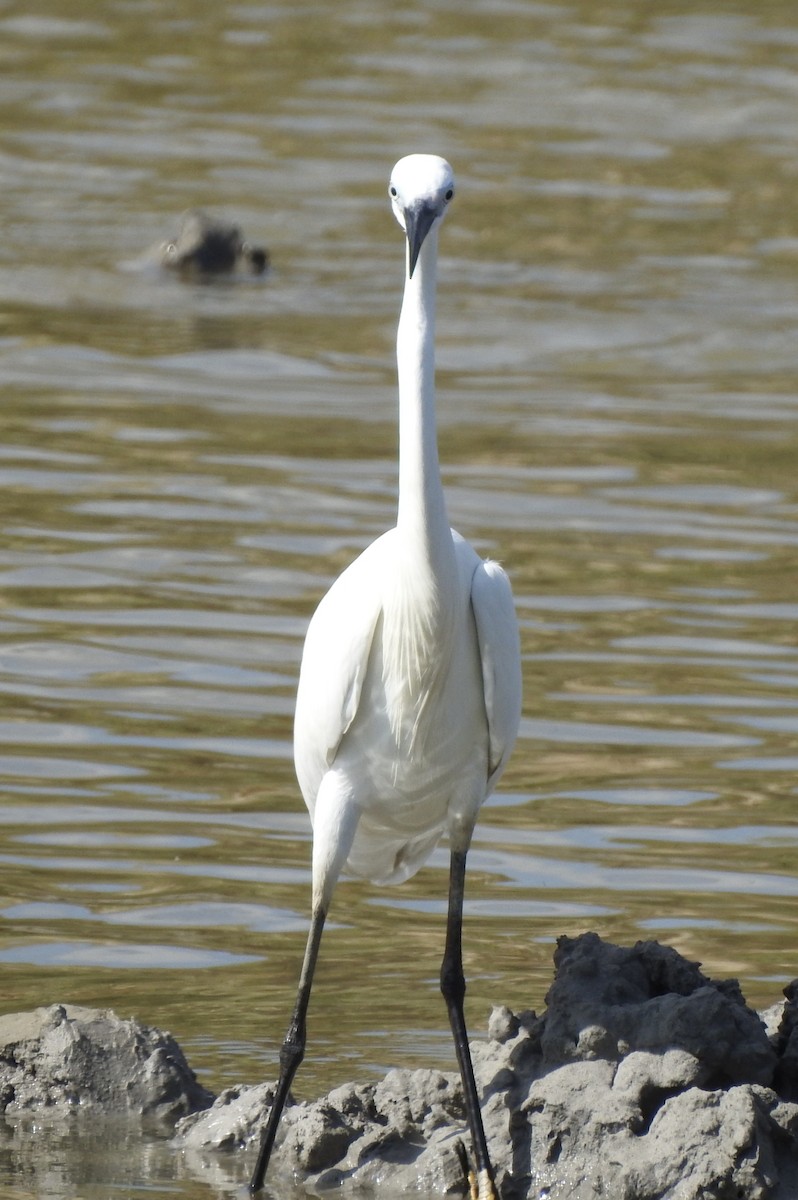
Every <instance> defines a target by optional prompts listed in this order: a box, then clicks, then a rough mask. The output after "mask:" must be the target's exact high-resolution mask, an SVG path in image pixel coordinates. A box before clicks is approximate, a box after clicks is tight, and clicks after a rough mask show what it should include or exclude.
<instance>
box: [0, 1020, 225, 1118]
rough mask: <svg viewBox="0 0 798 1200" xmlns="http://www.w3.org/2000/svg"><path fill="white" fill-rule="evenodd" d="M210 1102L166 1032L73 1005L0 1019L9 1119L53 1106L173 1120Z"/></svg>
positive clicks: (3, 1105) (0, 1087)
mask: <svg viewBox="0 0 798 1200" xmlns="http://www.w3.org/2000/svg"><path fill="white" fill-rule="evenodd" d="M212 1100H213V1096H212V1095H211V1094H210V1093H209V1092H206V1091H205V1089H204V1088H203V1087H200V1085H199V1084H198V1083H197V1080H196V1077H195V1075H194V1072H193V1071H192V1070H191V1068H190V1067H189V1065H188V1063H187V1062H186V1060H185V1058H184V1057H183V1051H182V1050H181V1049H180V1047H179V1046H178V1044H177V1042H176V1041H175V1040H174V1038H172V1037H171V1036H170V1034H168V1033H161V1032H160V1031H159V1030H157V1029H151V1028H149V1027H148V1026H146V1025H139V1024H138V1023H137V1022H136V1021H123V1020H121V1019H120V1018H119V1017H117V1016H116V1014H115V1013H113V1012H110V1011H106V1012H100V1011H98V1010H97V1009H93V1008H80V1007H78V1006H75V1005H63V1004H54V1005H51V1006H50V1007H49V1008H37V1009H36V1010H35V1011H34V1012H25V1013H11V1014H9V1015H6V1016H0V1113H2V1114H3V1115H4V1116H7V1117H20V1116H24V1115H25V1114H28V1113H36V1114H38V1115H41V1113H42V1112H43V1111H44V1110H48V1111H49V1113H50V1115H51V1116H54V1117H57V1116H58V1115H66V1114H67V1113H69V1112H77V1111H81V1112H91V1113H93V1114H97V1115H99V1114H102V1115H103V1116H107V1115H119V1114H133V1115H136V1116H140V1117H151V1118H154V1119H155V1120H174V1119H175V1118H177V1117H181V1116H185V1114H186V1113H191V1112H194V1111H195V1110H196V1109H198V1108H206V1107H207V1106H208V1105H209V1104H210V1103H211V1101H212Z"/></svg>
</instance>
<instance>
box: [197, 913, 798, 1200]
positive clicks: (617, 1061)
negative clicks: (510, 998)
mask: <svg viewBox="0 0 798 1200" xmlns="http://www.w3.org/2000/svg"><path fill="white" fill-rule="evenodd" d="M555 967H556V977H555V980H554V983H553V985H552V987H551V989H550V991H549V993H548V996H547V997H546V1004H547V1008H546V1010H545V1012H544V1013H543V1014H542V1015H540V1016H537V1015H536V1014H535V1013H534V1012H532V1011H527V1012H521V1013H518V1014H515V1013H512V1012H511V1011H510V1010H509V1009H506V1008H497V1009H494V1011H493V1013H492V1015H491V1019H490V1023H489V1029H488V1035H489V1036H488V1041H487V1042H477V1043H474V1044H473V1045H472V1053H473V1057H474V1068H475V1071H476V1075H477V1081H478V1084H479V1086H480V1088H481V1092H482V1098H483V1116H484V1119H485V1126H486V1132H487V1135H488V1140H489V1143H490V1149H491V1153H492V1157H493V1161H494V1164H495V1167H496V1173H497V1182H498V1184H499V1188H500V1192H501V1195H502V1196H503V1197H504V1198H505V1200H518V1198H521V1197H524V1198H526V1197H530V1198H531V1197H535V1198H540V1200H543V1198H544V1197H550V1198H551V1200H554V1198H555V1197H556V1198H558V1200H598V1198H599V1197H602V1198H605V1200H606V1197H612V1198H613V1200H699V1198H700V1200H796V1197H798V1103H796V1101H797V1100H798V981H797V982H796V983H795V984H793V985H791V986H790V988H788V989H787V992H786V994H787V1003H786V1004H780V1005H779V1006H777V1008H776V1009H774V1010H773V1011H771V1012H770V1018H771V1022H772V1024H773V1028H771V1029H770V1031H768V1030H767V1029H766V1027H765V1024H764V1023H763V1020H762V1019H761V1018H760V1017H759V1016H758V1015H757V1014H756V1013H755V1012H754V1011H753V1010H752V1009H750V1008H748V1007H747V1005H746V1003H745V1000H744V998H743V996H742V994H741V992H740V989H739V987H738V985H737V983H736V982H735V981H724V982H719V983H718V982H713V981H712V980H710V979H708V978H707V977H706V976H705V975H703V974H702V973H701V971H700V970H699V969H698V967H697V965H696V964H694V963H690V962H687V961H686V960H685V959H684V958H682V957H681V955H679V954H678V953H677V952H676V951H675V950H672V949H670V948H668V947H665V946H661V945H659V944H658V943H657V942H639V943H637V945H635V946H634V947H632V948H624V947H620V946H614V945H611V944H609V943H606V942H603V941H602V940H601V939H600V938H599V937H598V936H597V935H596V934H590V933H589V934H584V935H583V936H582V937H579V938H575V939H570V938H561V939H560V941H559V943H558V948H557V951H556V953H555ZM270 1099H271V1088H270V1087H268V1086H265V1085H262V1086H260V1087H257V1088H233V1089H229V1090H228V1091H226V1092H224V1093H223V1094H222V1095H221V1096H220V1097H219V1098H218V1100H217V1101H216V1103H215V1104H214V1106H213V1107H212V1108H211V1109H209V1110H208V1111H207V1112H205V1113H202V1114H199V1115H196V1116H193V1117H188V1118H185V1119H184V1120H182V1121H181V1122H180V1124H179V1125H178V1130H177V1141H178V1145H180V1146H181V1147H182V1148H183V1149H184V1152H185V1154H186V1155H187V1157H188V1158H189V1159H190V1160H191V1161H193V1162H194V1163H195V1166H196V1169H201V1163H202V1161H203V1159H204V1158H206V1156H207V1157H211V1156H215V1154H216V1153H217V1152H218V1151H219V1150H221V1149H233V1148H236V1147H240V1146H243V1145H246V1144H247V1143H248V1142H249V1141H251V1139H252V1138H253V1137H257V1135H258V1129H259V1126H260V1123H261V1122H262V1120H263V1117H264V1115H265V1113H266V1111H267V1110H268V1105H269V1102H270ZM283 1122H284V1123H283V1127H282V1135H281V1138H280V1140H279V1141H278V1145H277V1148H276V1150H275V1154H274V1158H273V1163H272V1168H271V1170H272V1171H273V1175H272V1176H271V1178H272V1182H273V1183H275V1184H277V1185H279V1184H281V1183H282V1185H283V1186H286V1185H287V1184H288V1181H289V1179H291V1180H293V1181H298V1182H301V1183H302V1185H303V1186H304V1187H305V1188H307V1190H308V1191H310V1192H311V1193H317V1192H324V1191H327V1190H329V1189H332V1188H339V1187H341V1186H344V1188H345V1189H346V1190H349V1191H373V1190H375V1189H376V1190H378V1191H379V1192H380V1194H381V1195H387V1194H390V1193H392V1192H394V1191H395V1192H397V1193H398V1192H407V1191H424V1192H426V1193H428V1194H437V1195H446V1194H457V1193H460V1192H462V1190H463V1180H462V1174H461V1170H460V1165H459V1161H458V1157H457V1153H456V1143H457V1141H458V1139H459V1138H463V1139H464V1140H466V1141H467V1137H466V1133H465V1127H464V1126H465V1122H464V1113H463V1108H462V1101H461V1096H460V1087H459V1081H458V1079H457V1077H456V1076H455V1075H446V1074H442V1073H440V1072H435V1071H413V1072H410V1071H391V1072H389V1073H388V1074H387V1075H386V1077H385V1078H384V1079H383V1080H381V1081H380V1082H379V1083H376V1084H366V1085H356V1084H347V1085H344V1086H343V1087H339V1088H336V1089H335V1090H334V1091H332V1092H330V1093H329V1094H328V1095H327V1096H325V1097H323V1098H322V1099H320V1100H317V1101H315V1102H313V1103H309V1104H297V1105H294V1106H292V1107H290V1108H288V1109H287V1110H286V1113H285V1116H284V1119H283Z"/></svg>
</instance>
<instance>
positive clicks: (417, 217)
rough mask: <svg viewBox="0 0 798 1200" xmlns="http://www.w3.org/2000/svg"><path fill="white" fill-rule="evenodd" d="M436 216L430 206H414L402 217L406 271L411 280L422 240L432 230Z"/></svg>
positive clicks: (435, 212) (435, 210)
mask: <svg viewBox="0 0 798 1200" xmlns="http://www.w3.org/2000/svg"><path fill="white" fill-rule="evenodd" d="M437 215H438V212H437V209H436V208H435V206H434V205H432V204H418V205H414V207H413V208H406V209H405V213H404V217H405V229H406V230H407V248H408V256H407V271H408V275H409V277H410V278H411V279H412V278H413V272H414V270H415V269H416V263H417V262H418V256H419V254H420V253H421V247H422V246H423V245H424V238H425V237H426V236H427V234H428V233H429V231H430V229H431V228H432V223H433V221H434V220H435V218H436V217H437Z"/></svg>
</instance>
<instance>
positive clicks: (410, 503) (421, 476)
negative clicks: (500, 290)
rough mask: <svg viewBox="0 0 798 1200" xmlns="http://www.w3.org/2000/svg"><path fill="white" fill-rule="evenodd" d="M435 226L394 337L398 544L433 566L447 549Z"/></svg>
mask: <svg viewBox="0 0 798 1200" xmlns="http://www.w3.org/2000/svg"><path fill="white" fill-rule="evenodd" d="M437 266H438V230H437V228H435V227H433V228H432V229H431V230H430V231H429V233H428V234H427V237H426V239H425V241H424V244H423V246H422V247H421V253H420V254H419V257H418V262H417V263H416V267H415V270H414V272H413V277H412V279H411V278H409V277H408V276H406V277H405V291H404V299H403V300H402V312H401V316H400V317H399V329H398V333H397V337H396V356H397V362H398V369H399V511H398V515H397V521H396V524H397V529H398V531H399V535H400V539H401V541H402V543H403V544H404V545H405V546H407V547H410V546H412V547H413V548H414V549H415V550H416V551H421V553H422V554H423V555H424V557H425V558H426V561H427V562H428V563H430V564H431V565H433V569H434V564H435V563H440V560H441V558H443V559H444V561H445V560H446V558H447V557H448V556H450V555H451V554H452V550H451V534H450V532H449V521H448V518H447V515H446V502H445V500H444V495H443V486H442V484H441V474H440V466H439V463H438V437H437V429H436V423H435V287H436V277H437Z"/></svg>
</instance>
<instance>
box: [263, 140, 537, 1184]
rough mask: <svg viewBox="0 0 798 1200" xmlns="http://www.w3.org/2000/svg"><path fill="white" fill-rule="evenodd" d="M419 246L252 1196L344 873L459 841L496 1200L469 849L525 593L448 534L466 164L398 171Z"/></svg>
mask: <svg viewBox="0 0 798 1200" xmlns="http://www.w3.org/2000/svg"><path fill="white" fill-rule="evenodd" d="M389 194H390V198H391V204H392V207H393V212H394V215H395V217H396V219H397V221H398V222H399V224H400V225H401V226H402V228H403V229H404V231H405V234H406V237H407V270H406V278H405V288H404V299H403V301H402V311H401V315H400V318H399V329H398V334H397V359H398V368H399V503H398V513H397V520H396V527H395V528H394V529H391V530H389V531H388V532H387V533H384V534H383V535H382V536H381V537H379V538H378V539H377V540H376V541H375V542H373V543H372V544H371V545H370V546H369V547H368V548H367V549H366V550H364V551H363V553H362V554H361V555H360V556H359V557H358V558H357V559H355V561H354V562H353V563H352V564H351V565H350V566H349V567H348V568H347V569H346V570H345V571H344V572H343V574H342V575H341V576H340V577H339V578H338V579H337V580H336V582H335V583H334V584H333V585H332V587H331V588H330V590H329V591H328V592H327V594H326V596H325V597H324V598H323V599H322V601H321V603H320V604H319V607H318V608H317V610H316V612H315V614H314V616H313V618H312V620H311V622H310V626H309V628H308V632H307V638H306V640H305V647H304V651H303V654H302V664H301V668H300V674H299V690H298V693H297V701H296V718H295V725H294V759H295V763H296V771H297V777H298V779H299V784H300V787H301V789H302V794H303V796H304V798H305V802H306V804H307V806H308V809H309V811H310V815H311V820H312V823H313V885H312V908H311V924H310V933H309V935H308V942H307V948H306V950H305V957H304V962H303V965H302V973H301V976H300V981H299V990H298V993H297V999H296V1004H295V1007H294V1011H293V1015H292V1018H291V1022H290V1025H289V1027H288V1032H287V1034H286V1037H285V1041H284V1043H283V1046H282V1050H281V1052H280V1077H279V1080H278V1083H277V1087H276V1090H275V1095H274V1100H273V1103H272V1108H271V1111H270V1114H269V1119H268V1121H267V1123H266V1127H265V1130H264V1133H263V1139H262V1142H261V1146H260V1153H259V1155H258V1161H257V1165H256V1167H255V1171H254V1174H253V1176H252V1180H251V1183H250V1189H251V1191H253V1192H254V1191H258V1190H259V1189H260V1188H261V1186H262V1184H263V1178H264V1175H265V1172H266V1167H267V1165H268V1162H269V1156H270V1154H271V1151H272V1146H273V1144H274V1138H275V1134H276V1132H277V1126H278V1124H279V1121H280V1116H281V1113H282V1110H283V1106H284V1104H285V1101H286V1097H287V1095H288V1090H289V1088H290V1086H291V1082H292V1080H293V1078H294V1075H295V1073H296V1070H297V1068H298V1066H299V1064H300V1062H301V1061H302V1059H303V1057H304V1052H305V1034H306V1015H307V1009H308V1002H309V999H310V990H311V985H312V981H313V972H314V968H315V966H316V960H317V957H318V952H319V945H320V942H321V935H322V930H323V927H324V922H325V919H326V916H327V912H328V910H329V907H330V900H331V898H332V893H333V889H334V887H335V884H336V881H337V880H338V877H339V875H340V873H341V871H342V870H344V869H346V870H347V871H348V872H349V873H351V874H353V875H357V876H362V877H365V878H367V879H370V880H372V881H374V882H376V883H398V882H401V881H402V880H404V879H407V878H408V877H409V876H410V875H413V874H414V873H415V872H416V871H417V870H418V869H419V867H420V866H421V865H422V864H423V863H424V861H425V860H426V859H427V858H428V856H429V855H430V853H431V852H432V850H433V848H434V847H435V846H436V845H437V843H438V841H439V839H440V837H441V835H442V834H443V833H444V832H446V833H447V834H448V838H449V845H450V875H449V907H448V917H447V924H446V942H445V950H444V955H443V963H442V966H441V991H442V993H443V997H444V999H445V1001H446V1006H447V1009H448V1013H449V1020H450V1023H451V1027H452V1034H453V1037H454V1045H455V1051H456V1054H457V1060H458V1064H459V1067H460V1074H461V1077H462V1081H463V1093H464V1099H465V1108H466V1115H467V1118H468V1125H469V1129H470V1133H471V1138H472V1141H473V1152H474V1160H475V1165H476V1171H475V1173H474V1174H473V1176H472V1192H473V1195H474V1196H475V1197H478V1200H495V1198H496V1186H495V1183H494V1179H493V1169H492V1166H491V1162H490V1157H489V1155H488V1147H487V1142H486V1138H485V1131H484V1128H483V1124H482V1115H481V1112H480V1106H479V1097H478V1094H477V1087H476V1082H475V1079H474V1071H473V1067H472V1064H471V1054H470V1051H469V1048H468V1038H467V1034H466V1025H465V1019H464V1016H463V999H464V996H465V978H464V975H463V964H462V950H461V934H462V916H463V889H464V884H465V866H466V854H467V852H468V848H469V845H470V842H471V835H472V832H473V829H474V823H475V821H476V818H477V813H478V812H479V809H480V806H481V805H482V803H483V801H484V800H485V797H486V796H488V795H489V794H490V792H491V791H492V789H493V787H494V785H495V784H496V781H497V780H498V778H499V776H500V775H501V772H502V770H503V769H504V766H505V763H506V762H507V758H508V756H509V754H510V751H511V749H512V747H513V743H514V742H515V738H516V734H517V732H518V723H519V719H520V711H521V660H520V650H519V639H518V625H517V622H516V618H515V610H514V607H513V599H512V593H511V591H510V584H509V581H508V579H507V576H506V575H505V573H504V571H503V570H502V568H501V567H500V566H498V564H497V563H494V562H490V561H485V562H483V561H482V559H480V557H479V556H478V554H477V553H476V551H475V550H474V549H473V547H472V546H470V545H469V544H468V542H466V541H465V540H464V539H463V538H462V537H460V535H459V534H457V533H455V532H454V530H452V529H450V527H449V521H448V518H447V515H446V504H445V500H444V495H443V486H442V484H441V477H440V468H439V465H438V447H437V434H436V426H435V379H434V358H435V285H436V272H437V256H438V231H439V228H440V225H441V222H442V220H443V217H444V214H445V212H446V209H447V207H448V205H449V202H450V200H451V199H452V197H453V195H454V176H453V174H452V168H451V167H450V166H449V164H448V163H447V162H446V161H445V160H444V159H442V158H438V157H437V156H435V155H431V154H411V155H409V156H408V157H406V158H402V159H400V161H399V162H398V163H397V164H396V166H395V168H394V170H393V174H392V176H391V182H390V187H389Z"/></svg>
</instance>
